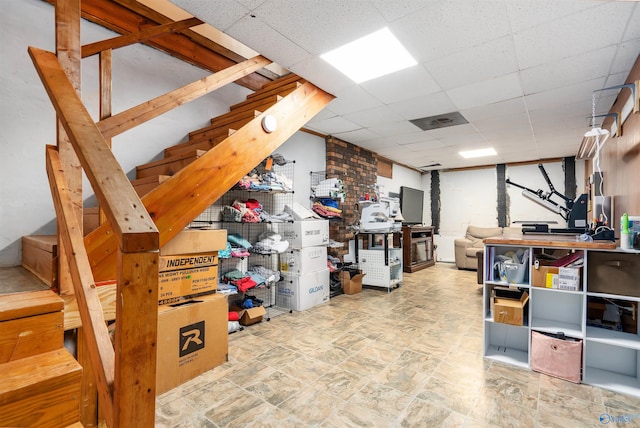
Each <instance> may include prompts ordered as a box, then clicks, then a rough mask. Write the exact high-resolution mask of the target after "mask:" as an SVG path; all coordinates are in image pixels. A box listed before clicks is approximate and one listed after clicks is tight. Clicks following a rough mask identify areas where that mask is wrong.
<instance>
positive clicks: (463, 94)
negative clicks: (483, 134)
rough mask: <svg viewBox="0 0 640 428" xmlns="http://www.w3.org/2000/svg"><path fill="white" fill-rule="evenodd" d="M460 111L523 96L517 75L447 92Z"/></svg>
mask: <svg viewBox="0 0 640 428" xmlns="http://www.w3.org/2000/svg"><path fill="white" fill-rule="evenodd" d="M446 93H447V95H448V96H449V98H451V100H452V101H453V102H454V104H455V105H456V106H458V109H460V110H462V109H466V108H471V107H476V106H479V105H483V104H492V103H495V102H498V101H505V100H509V99H512V98H516V97H521V96H522V88H521V86H520V79H519V77H518V74H517V73H511V74H507V75H505V76H501V77H496V78H494V79H489V80H485V81H482V82H478V83H474V84H471V85H466V86H461V87H459V88H454V89H451V90H448V91H446Z"/></svg>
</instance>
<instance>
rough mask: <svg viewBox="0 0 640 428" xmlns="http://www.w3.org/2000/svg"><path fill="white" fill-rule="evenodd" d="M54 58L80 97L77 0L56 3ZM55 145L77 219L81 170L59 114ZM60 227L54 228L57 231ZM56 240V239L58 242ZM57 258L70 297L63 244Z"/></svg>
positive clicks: (60, 282)
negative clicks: (55, 57)
mask: <svg viewBox="0 0 640 428" xmlns="http://www.w3.org/2000/svg"><path fill="white" fill-rule="evenodd" d="M55 29H56V55H57V57H58V61H59V62H60V66H61V67H62V69H63V70H64V72H65V73H66V75H67V77H68V79H69V81H70V82H71V85H73V87H74V88H75V90H76V92H77V94H78V96H80V88H81V86H82V85H81V75H82V72H81V67H80V63H81V58H80V0H60V1H57V2H56V4H55ZM56 119H57V120H56V130H57V138H56V145H57V146H58V152H59V153H60V159H61V161H62V165H63V166H64V168H65V170H66V171H67V175H66V180H67V182H68V185H69V190H70V191H71V199H72V200H73V204H74V211H75V213H76V215H77V216H78V218H81V217H82V168H81V166H80V161H79V160H78V156H77V155H76V153H75V151H74V150H73V145H72V144H71V142H70V141H69V137H68V135H67V133H66V131H65V129H64V127H63V125H62V122H61V119H60V117H59V115H57V117H56ZM59 228H60V225H58V230H60V229H59ZM58 240H59V241H60V239H58ZM59 247H60V256H59V257H58V278H57V282H58V289H59V290H60V294H62V295H67V294H73V285H72V284H71V277H70V276H69V269H68V266H69V263H68V261H67V260H66V257H67V252H66V251H64V243H63V242H59Z"/></svg>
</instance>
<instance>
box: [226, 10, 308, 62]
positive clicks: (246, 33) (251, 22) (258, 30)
mask: <svg viewBox="0 0 640 428" xmlns="http://www.w3.org/2000/svg"><path fill="white" fill-rule="evenodd" d="M226 32H227V33H228V34H229V35H230V36H232V37H234V38H235V39H237V40H238V41H240V42H242V43H244V44H245V45H247V46H249V47H251V48H252V49H254V50H255V51H257V52H260V53H261V54H262V55H263V56H265V57H267V58H269V59H270V60H272V61H274V62H276V63H278V64H280V65H281V66H283V67H285V68H289V67H290V65H292V64H297V63H299V62H301V61H303V60H305V59H308V58H309V57H310V53H309V52H307V51H306V50H304V49H302V48H301V47H300V46H298V45H297V44H296V43H294V42H293V41H291V40H290V39H289V38H287V37H285V36H284V35H282V34H281V33H279V32H277V31H276V30H274V29H273V28H271V27H269V25H267V24H266V23H265V22H263V21H261V20H260V19H257V18H252V17H250V16H248V15H246V16H244V17H243V18H242V19H240V20H238V21H237V22H235V23H234V24H233V25H231V26H230V27H229V28H228V29H227V31H226Z"/></svg>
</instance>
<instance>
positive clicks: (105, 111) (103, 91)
mask: <svg viewBox="0 0 640 428" xmlns="http://www.w3.org/2000/svg"><path fill="white" fill-rule="evenodd" d="M112 54H113V51H112V50H111V49H106V50H103V51H102V52H100V64H99V73H100V82H99V83H100V120H102V119H106V118H108V117H111V96H112V89H113V86H112V83H113V80H112V71H113V61H112V59H113V55H112ZM105 142H106V143H107V146H108V147H109V148H111V138H105ZM98 221H99V223H98V224H102V223H104V222H106V221H107V215H106V214H105V213H104V210H103V209H101V208H100V209H99V211H98Z"/></svg>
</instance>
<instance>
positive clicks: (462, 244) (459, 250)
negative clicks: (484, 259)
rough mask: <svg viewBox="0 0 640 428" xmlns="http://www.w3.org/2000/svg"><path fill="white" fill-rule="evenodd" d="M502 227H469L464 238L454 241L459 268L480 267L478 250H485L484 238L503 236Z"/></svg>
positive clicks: (474, 268)
mask: <svg viewBox="0 0 640 428" xmlns="http://www.w3.org/2000/svg"><path fill="white" fill-rule="evenodd" d="M502 230H503V228H502V227H477V226H469V227H467V232H466V233H465V236H464V238H459V239H456V240H454V241H453V245H454V247H455V251H456V266H457V267H458V269H473V270H476V269H478V256H477V254H478V252H482V251H484V244H483V243H482V240H483V239H484V238H490V237H493V236H502Z"/></svg>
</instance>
